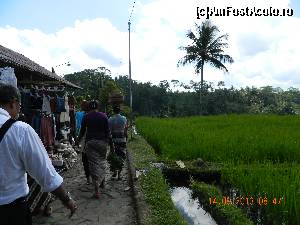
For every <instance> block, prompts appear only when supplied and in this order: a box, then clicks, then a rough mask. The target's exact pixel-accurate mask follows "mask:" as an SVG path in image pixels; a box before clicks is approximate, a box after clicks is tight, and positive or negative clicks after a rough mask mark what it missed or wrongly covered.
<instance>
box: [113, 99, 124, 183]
mask: <svg viewBox="0 0 300 225" xmlns="http://www.w3.org/2000/svg"><path fill="white" fill-rule="evenodd" d="M120 111H121V110H120V106H119V105H118V106H113V112H114V115H113V116H111V117H110V118H109V120H108V124H109V128H110V131H111V134H112V139H113V143H114V146H115V154H116V155H117V157H118V158H119V160H120V161H121V163H117V164H116V165H111V166H112V170H113V177H118V179H120V178H121V177H120V174H121V171H122V167H123V164H124V160H125V159H126V141H127V129H128V124H127V119H126V117H125V116H122V115H121V114H120ZM119 160H118V161H119Z"/></svg>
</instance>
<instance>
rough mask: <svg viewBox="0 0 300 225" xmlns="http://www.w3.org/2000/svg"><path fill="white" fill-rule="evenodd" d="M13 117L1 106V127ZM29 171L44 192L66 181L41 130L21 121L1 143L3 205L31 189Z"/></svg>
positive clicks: (0, 201) (0, 179) (0, 166)
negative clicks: (56, 166)
mask: <svg viewBox="0 0 300 225" xmlns="http://www.w3.org/2000/svg"><path fill="white" fill-rule="evenodd" d="M9 118H10V116H9V114H8V112H7V111H6V110H4V109H2V108H0V127H1V126H2V125H3V124H4V123H5V122H6V121H7V120H8V119H9ZM26 171H27V172H28V173H29V174H30V176H31V177H33V178H34V179H35V180H36V181H37V182H38V183H39V184H40V185H41V187H42V190H43V191H44V192H52V191H54V190H55V189H56V188H58V187H59V186H60V185H61V184H62V182H63V178H62V177H61V176H60V175H59V174H58V173H57V172H56V171H55V169H54V167H53V165H52V163H51V161H50V159H49V157H48V154H47V152H46V149H45V147H44V146H43V143H42V141H41V139H40V138H39V136H38V134H37V133H36V132H35V131H34V129H33V128H32V127H31V126H30V125H28V124H27V123H23V122H20V121H17V122H15V123H14V124H13V125H12V126H11V127H10V129H9V130H8V131H7V133H6V134H5V135H4V137H3V139H2V141H1V143H0V205H4V204H9V203H11V202H13V201H14V200H16V199H17V198H20V197H23V196H26V195H27V194H28V193H29V187H28V185H27V177H26Z"/></svg>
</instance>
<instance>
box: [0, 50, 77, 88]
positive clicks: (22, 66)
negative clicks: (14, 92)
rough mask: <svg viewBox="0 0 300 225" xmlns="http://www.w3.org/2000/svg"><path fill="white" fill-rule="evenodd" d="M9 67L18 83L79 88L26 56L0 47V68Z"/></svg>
mask: <svg viewBox="0 0 300 225" xmlns="http://www.w3.org/2000/svg"><path fill="white" fill-rule="evenodd" d="M4 66H11V67H13V68H14V69H15V74H16V76H17V79H18V83H24V82H30V81H36V82H41V83H43V82H45V83H53V84H63V85H67V86H70V87H73V88H80V89H82V88H81V87H79V86H77V85H75V84H73V83H71V82H69V81H67V80H65V79H64V78H62V77H60V76H58V75H57V74H56V73H52V72H50V71H49V70H47V69H45V68H44V67H42V66H40V65H39V64H37V63H36V62H34V61H32V60H30V59H29V58H27V57H26V56H24V55H22V54H20V53H18V52H15V51H13V50H11V49H8V48H6V47H4V46H2V45H0V67H4Z"/></svg>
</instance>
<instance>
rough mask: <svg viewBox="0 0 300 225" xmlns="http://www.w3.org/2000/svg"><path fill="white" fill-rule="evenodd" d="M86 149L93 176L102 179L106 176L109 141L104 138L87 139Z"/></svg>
mask: <svg viewBox="0 0 300 225" xmlns="http://www.w3.org/2000/svg"><path fill="white" fill-rule="evenodd" d="M85 151H86V155H87V158H88V161H89V169H90V174H91V176H92V178H93V179H95V180H98V181H102V180H103V179H104V178H105V169H106V153H107V142H105V141H102V140H90V141H87V142H86V149H85Z"/></svg>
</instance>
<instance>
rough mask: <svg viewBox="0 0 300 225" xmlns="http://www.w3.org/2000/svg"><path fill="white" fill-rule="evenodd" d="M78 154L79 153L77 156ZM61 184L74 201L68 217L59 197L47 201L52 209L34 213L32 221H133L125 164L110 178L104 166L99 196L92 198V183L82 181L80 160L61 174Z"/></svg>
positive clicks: (106, 224) (38, 224) (44, 224)
mask: <svg viewBox="0 0 300 225" xmlns="http://www.w3.org/2000/svg"><path fill="white" fill-rule="evenodd" d="M79 157H80V156H79ZM64 182H65V187H66V189H67V190H68V191H70V192H71V195H72V197H73V198H74V199H75V201H76V202H77V204H78V210H77V212H76V213H75V214H74V215H73V217H72V218H71V219H69V218H68V216H69V211H68V210H67V209H65V208H64V207H63V206H62V204H61V203H60V201H59V200H55V201H54V202H52V203H51V206H52V208H53V213H52V215H51V216H50V217H44V216H40V215H39V216H35V217H33V225H52V224H53V225H54V224H55V225H69V224H72V225H96V224H97V225H98V224H101V225H102V224H103V225H117V224H119V225H135V224H136V222H135V218H136V217H135V211H134V207H133V201H132V197H131V191H130V190H128V188H129V183H128V169H127V164H126V165H125V167H124V168H123V171H122V180H112V179H111V173H110V172H109V171H108V170H107V175H106V185H105V188H104V189H101V197H100V199H94V198H92V194H93V187H92V185H87V184H85V182H86V179H85V176H84V172H83V167H82V163H81V160H80V159H79V160H78V161H77V163H76V164H75V165H74V166H73V167H72V168H71V169H70V170H69V171H67V172H66V173H65V174H64Z"/></svg>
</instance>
